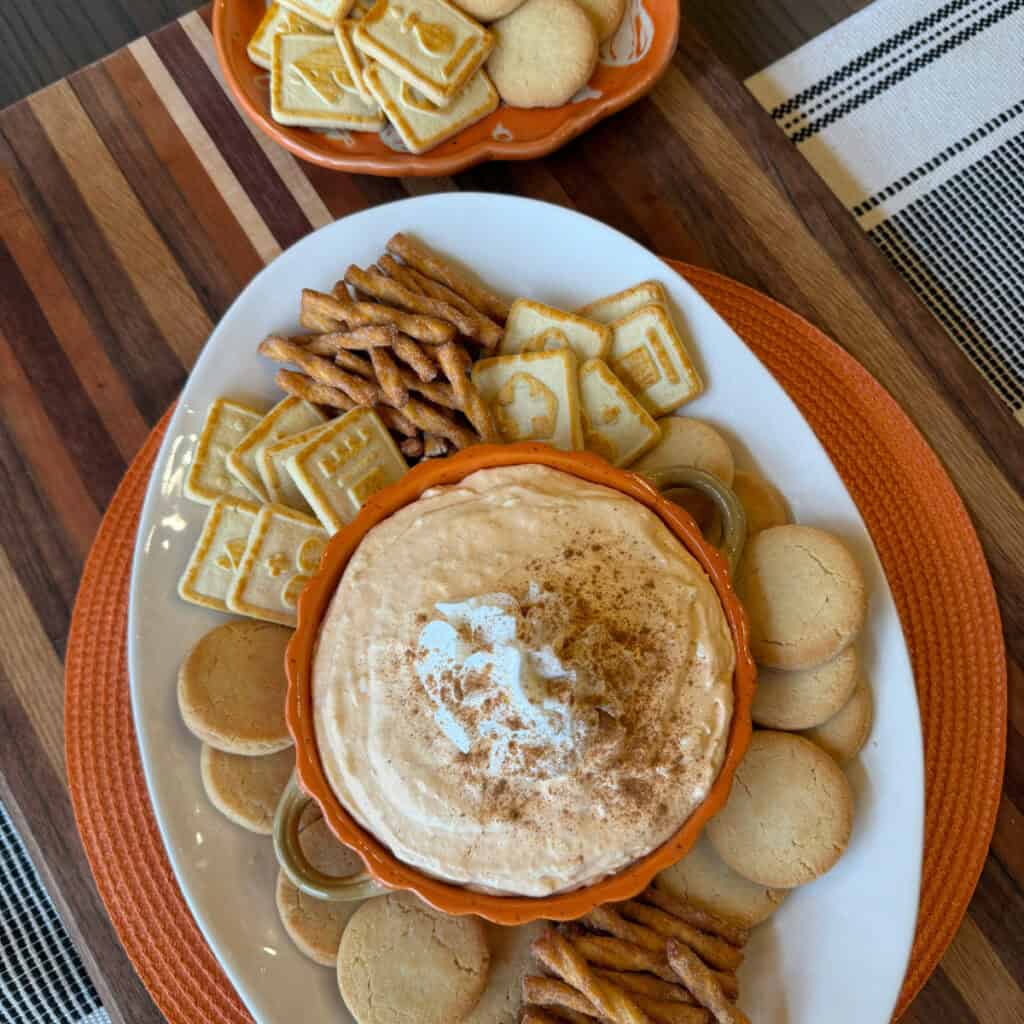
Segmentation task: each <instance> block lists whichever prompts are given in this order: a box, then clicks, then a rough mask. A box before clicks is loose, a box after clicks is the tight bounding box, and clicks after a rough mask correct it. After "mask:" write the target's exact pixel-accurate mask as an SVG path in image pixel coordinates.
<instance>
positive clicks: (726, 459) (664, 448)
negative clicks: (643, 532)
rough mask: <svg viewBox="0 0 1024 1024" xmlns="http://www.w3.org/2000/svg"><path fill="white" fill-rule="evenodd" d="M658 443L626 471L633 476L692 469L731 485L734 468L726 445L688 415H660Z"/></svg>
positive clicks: (712, 430) (710, 430) (727, 444)
mask: <svg viewBox="0 0 1024 1024" xmlns="http://www.w3.org/2000/svg"><path fill="white" fill-rule="evenodd" d="M658 426H659V427H661V440H660V441H659V442H658V443H657V444H656V445H655V446H654V447H653V448H652V449H651V450H650V451H649V452H648V453H647V454H646V455H644V456H643V457H642V458H639V459H637V461H636V462H634V463H633V464H632V465H631V466H630V467H629V468H630V470H632V472H634V473H653V472H655V471H657V470H659V469H668V468H669V467H670V466H692V467H693V468H694V469H702V470H704V472H705V473H710V474H711V475H712V476H714V477H717V478H718V479H719V480H721V481H722V483H723V484H725V485H726V486H731V485H732V480H733V476H734V474H735V465H734V462H733V457H732V449H730V447H729V442H728V441H726V439H725V438H724V437H722V435H721V434H720V433H719V432H718V431H717V430H715V428H714V427H712V426H709V425H708V424H707V423H704V422H703V421H702V420H695V419H693V418H691V417H689V416H663V417H662V418H661V419H660V420H658Z"/></svg>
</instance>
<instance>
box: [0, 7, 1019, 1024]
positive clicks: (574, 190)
mask: <svg viewBox="0 0 1024 1024" xmlns="http://www.w3.org/2000/svg"><path fill="white" fill-rule="evenodd" d="M40 6H43V5H40ZM55 6H56V5H55ZM141 6H142V7H145V6H146V5H141ZM681 39H682V41H683V42H682V46H681V48H680V50H679V52H678V53H677V55H676V58H675V60H674V62H673V64H672V66H671V67H670V69H669V71H668V73H667V74H666V76H665V77H664V79H663V80H662V81H661V83H660V84H659V85H658V87H657V88H656V90H655V91H654V93H653V94H652V95H651V97H650V98H648V99H646V100H644V101H643V102H641V103H639V104H637V105H636V106H634V107H632V108H630V109H629V110H627V111H625V112H623V113H622V114H620V115H618V116H616V117H615V118H612V119H611V120H609V121H607V122H605V123H603V124H602V125H600V126H598V127H597V128H596V129H595V130H593V131H592V132H590V133H589V134H588V135H586V136H584V137H583V138H581V139H579V140H578V141H576V142H575V143H573V144H572V145H570V146H569V147H567V148H566V149H564V150H562V151H561V152H559V153H557V154H554V155H553V156H551V157H549V158H547V159H545V160H542V161H534V162H528V163H522V164H490V165H484V166H482V167H479V168H477V169H476V170H473V171H471V172H468V173H466V174H463V175H460V176H458V177H457V178H454V179H443V180H433V181H424V180H418V181H396V180H387V179H375V178H359V177H350V176H344V175H334V174H329V173H327V172H323V171H320V170H318V169H316V168H313V167H307V166H304V165H300V164H298V163H296V162H295V161H294V160H293V159H292V158H291V157H290V156H288V155H287V154H285V153H284V152H283V151H281V150H277V149H274V148H273V147H270V146H268V145H267V144H265V143H264V142H263V141H262V139H259V138H257V137H256V136H255V135H254V133H253V132H252V131H251V130H250V128H249V126H248V125H247V124H246V122H245V121H244V120H243V119H242V118H241V116H240V115H239V114H238V113H237V112H236V110H235V108H234V107H233V105H232V103H231V102H230V100H229V99H228V98H227V95H226V94H225V92H224V90H223V88H222V86H221V84H220V82H219V80H218V77H217V75H216V73H215V69H214V62H213V56H212V46H211V44H210V37H209V32H208V29H207V25H206V22H205V21H204V19H203V18H202V17H200V16H199V15H195V14H193V15H189V16H187V17H186V18H185V19H184V20H183V21H182V22H181V23H178V24H173V25H171V26H169V27H167V28H165V29H163V30H161V31H159V32H157V33H156V34H155V35H153V36H151V37H150V38H148V39H144V40H142V41H139V42H137V43H135V44H133V45H132V46H131V47H130V48H129V49H127V50H122V51H120V52H118V53H117V54H115V55H114V56H113V57H111V58H109V59H107V60H105V61H104V62H103V63H101V64H99V65H95V66H92V67H90V68H87V69H85V70H83V71H80V72H77V73H75V74H73V75H72V76H71V77H70V78H69V79H67V80H64V81H61V82H59V83H58V84H56V85H54V86H52V87H50V88H48V89H47V90H45V91H43V92H41V93H39V94H37V95H35V96H33V97H32V98H30V99H29V100H27V101H23V102H20V103H18V104H16V105H15V106H13V107H10V108H9V109H7V110H5V111H4V112H3V113H0V635H2V636H3V637H4V643H2V644H0V716H2V717H0V728H2V729H3V736H4V742H3V743H2V744H0V796H2V797H3V799H4V801H5V803H7V805H8V807H9V809H10V811H11V814H12V816H13V817H14V819H15V821H16V823H17V824H18V826H19V828H21V829H22V830H23V832H24V834H25V835H26V836H27V839H28V842H29V846H30V850H31V853H32V855H33V857H34V859H35V860H36V863H37V864H38V865H39V866H40V867H41V869H42V871H43V874H44V877H45V879H46V881H47V883H48V885H49V886H50V888H51V891H52V892H53V893H54V896H55V899H56V901H57V904H58V907H59V909H60V911H61V912H62V914H63V915H64V917H65V921H66V922H67V923H68V926H69V929H70V930H71V932H72V934H73V936H74V938H75V940H76V942H77V944H78V946H79V949H80V950H81V952H82V954H83V958H84V960H85V962H86V965H87V967H88V969H89V971H90V974H91V975H92V977H93V980H94V982H95V984H96V986H97V989H98V990H99V992H100V994H101V996H102V998H103V1000H104V1002H105V1004H106V1005H107V1008H108V1010H109V1011H110V1013H111V1016H112V1017H113V1018H114V1019H115V1020H118V1021H122V1020H123V1021H132V1022H137V1021H149V1020H157V1019H159V1015H158V1014H157V1012H156V1010H155V1008H154V1007H153V1005H152V1003H151V1002H150V1001H149V998H148V996H147V995H146V994H145V992H144V991H143V989H142V987H141V985H140V984H139V982H138V980H137V979H136V978H135V975H134V974H133V973H132V971H131V969H130V966H129V965H128V963H127V960H126V959H125V957H124V954H123V952H122V951H121V950H120V947H119V946H118V944H117V941H116V938H115V937H114V935H113V932H112V930H111V928H110V925H109V923H108V921H107V919H106V917H105V914H104V912H103V910H102V908H101V906H100V905H99V903H98V900H97V897H96V894H95V890H94V889H93V887H92V883H91V880H90V876H89V871H88V868H87V866H86V864H85V861H84V858H83V855H82V853H81V850H80V848H79V847H78V845H77V840H76V836H75V834H74V828H73V822H72V815H71V811H70V806H69V803H68V799H67V795H66V790H65V779H64V764H63V740H62V719H61V710H62V680H61V657H62V654H63V651H64V646H65V642H66V638H67V632H68V625H69V617H70V612H71V607H72V603H73V600H74V595H75V588H76V584H77V580H78V577H79V574H80V572H81V569H82V564H83V560H84V557H85V555H86V553H87V551H88V549H89V545H90V541H91V539H92V537H93V535H94V533H95V530H96V528H97V525H98V523H99V521H100V518H101V515H102V512H103V510H104V508H105V507H106V505H107V504H108V502H109V501H110V498H111V495H112V494H113V491H114V489H115V488H116V486H117V483H118V480H119V479H120V477H121V475H122V473H123V471H124V469H125V466H126V465H127V463H128V461H129V460H130V459H131V457H132V455H133V454H134V452H135V451H136V450H137V449H138V448H139V446H140V444H141V443H142V441H143V439H144V437H145V435H146V433H147V431H148V429H149V427H151V426H152V425H153V424H154V423H155V422H156V420H157V419H158V418H159V416H160V415H161V414H162V413H163V411H164V410H165V409H166V407H167V405H168V404H169V403H170V402H171V401H173V400H174V398H175V397H176V395H177V394H178V392H179V390H180V388H181V386H182V384H183V382H184V380H185V376H186V374H187V372H188V369H189V367H190V366H191V364H192V362H193V361H194V359H195V357H196V355H197V353H198V352H199V350H200V348H201V347H202V345H203V343H204V341H205V339H206V337H207V335H208V333H209V331H210V329H211V326H212V325H213V324H214V323H216V321H217V319H218V318H219V317H220V316H221V314H222V313H223V312H224V310H225V308H226V307H227V305H228V304H229V303H230V301H231V299H232V297H233V296H234V295H236V294H237V293H238V291H239V290H240V289H241V288H242V287H243V286H244V285H245V283H246V282H247V281H248V280H249V279H250V278H251V277H252V275H253V274H254V273H255V272H256V271H257V270H258V269H259V268H260V267H261V266H262V265H263V264H264V263H265V262H266V261H267V260H269V259H271V258H273V257H274V256H275V255H277V254H278V253H279V252H280V251H281V250H282V249H283V248H285V247H287V246H288V245H290V244H291V243H292V242H294V241H296V240H297V239H299V238H301V237H302V236H303V235H305V234H307V233H308V232H309V231H310V230H311V229H313V228H316V227H318V226H320V225H321V224H324V223H327V222H329V221H330V220H331V219H332V218H336V217H340V216H344V215H345V214H347V213H350V212H352V211H355V210H358V209H362V208H364V207H366V206H368V205H372V204H374V203H379V202H383V201H386V200H389V199H393V198H400V197H404V196H406V195H408V194H410V193H419V192H423V191H432V190H439V189H480V190H488V191H503V192H510V193H517V194H523V195H529V196H533V197H537V198H541V199H546V200H549V201H551V202H554V203H559V204H562V205H565V206H570V207H574V208H576V209H579V210H581V211H582V212H584V213H588V214H591V215H593V216H595V217H598V218H599V219H601V220H603V221H605V222H607V223H609V224H611V225H612V226H614V227H617V228H619V229H621V230H623V231H625V232H626V233H627V234H629V235H630V236H632V237H633V238H635V239H637V240H638V241H640V242H641V243H643V244H644V245H646V246H648V247H649V248H650V249H652V250H653V251H655V252H658V253H661V254H663V255H666V256H673V257H676V258H679V259H682V260H686V261H688V262H691V263H696V264H698V265H701V266H706V267H710V268H712V269H715V270H718V271H721V272H723V273H725V274H728V275H730V276H732V277H734V278H737V279H738V280H740V281H743V282H745V283H747V284H750V285H752V286H753V287H755V288H758V289H760V290H762V291H764V292H766V293H768V294H769V295H771V296H773V297H774V298H776V299H778V300H780V301H781V302H783V303H785V304H786V305H788V306H790V307H791V308H792V309H794V310H795V311H797V312H798V313H800V314H802V315H803V316H805V317H807V318H808V319H809V320H810V321H812V322H813V323H814V324H816V325H817V326H819V327H820V328H822V329H823V330H824V331H825V332H826V333H827V334H829V335H830V336H831V337H833V338H834V339H835V340H836V341H838V342H839V343H840V344H841V345H842V346H843V347H844V348H846V349H847V350H848V351H849V352H851V353H852V354H853V355H854V356H855V357H856V358H857V359H858V360H860V362H861V363H863V365H864V366H865V367H867V369H868V370H869V371H870V372H871V373H872V374H874V376H875V377H877V378H878V379H879V380H880V381H881V383H882V384H883V385H884V386H885V387H886V388H887V389H888V390H889V391H890V392H891V394H892V395H893V396H894V397H895V399H896V400H897V401H898V402H899V403H900V405H901V406H902V407H903V408H904V409H905V410H906V411H907V412H908V413H909V415H910V416H911V417H912V419H913V420H914V421H915V422H916V424H917V425H918V427H919V428H920V429H921V431H922V433H923V434H924V435H925V436H926V438H927V439H928V440H929V441H930V443H931V444H932V446H933V447H934V448H935V450H936V451H937V452H938V454H939V456H940V457H941V459H942V460H943V462H944V464H945V466H946V468H947V470H948V472H949V474H950V476H951V477H952V479H953V481H954V483H955V484H956V486H957V488H958V489H959V491H960V493H961V494H962V495H963V497H964V500H965V502H966V504H967V506H968V508H969V510H970V512H971V514H972V516H973V518H974V522H975V524H976V526H977V528H978V532H979V535H980V537H981V540H982V543H983V545H984V548H985V551H986V554H987V556H988V559H989V563H990V566H991V568H992V573H993V577H994V579H995V583H996V587H997V590H998V593H999V597H1000V603H1001V610H1002V614H1003V617H1004V626H1005V632H1006V639H1007V643H1008V648H1009V655H1010V661H1011V676H1010V686H1011V702H1010V709H1009V751H1008V757H1007V765H1006V781H1005V790H1004V798H1003V803H1002V810H1001V814H1000V817H999V822H998V826H997V830H996V835H995V840H994V843H993V847H992V852H991V855H990V857H989V860H988V863H987V866H986V869H985V872H984V874H983V876H982V879H981V882H980V884H979V887H978V890H977V893H976V895H975V898H974V900H973V902H972V905H971V909H970V913H969V916H968V918H967V919H966V920H965V922H964V924H963V926H962V928H961V929H960V931H959V933H958V935H957V937H956V940H955V941H954V943H953V945H952V947H951V948H950V950H949V952H948V954H947V956H946V958H945V960H944V961H943V963H942V966H941V968H940V969H939V970H938V971H937V972H936V973H935V975H934V976H933V977H932V979H931V980H930V981H929V983H928V985H927V986H926V987H925V989H924V990H923V992H922V993H921V995H920V996H919V997H918V999H917V1001H916V1002H915V1003H914V1005H913V1006H912V1008H911V1009H910V1011H909V1012H908V1013H907V1015H906V1017H905V1018H904V1019H905V1020H907V1021H912V1022H914V1024H932V1022H937V1021H942V1022H953V1024H956V1022H965V1024H967V1022H975V1021H977V1022H980V1024H1007V1022H1011V1021H1021V1020H1024V993H1022V984H1024V942H1022V925H1021V922H1022V921H1024V894H1022V888H1021V886H1022V883H1024V821H1022V817H1021V808H1024V741H1022V738H1021V733H1022V730H1024V672H1022V669H1021V666H1022V665H1024V587H1022V585H1021V584H1022V579H1021V577H1022V572H1021V568H1022V566H1024V508H1022V503H1021V498H1020V492H1021V483H1022V479H1024V447H1022V445H1021V443H1020V436H1021V435H1020V427H1019V426H1018V425H1017V424H1015V423H1014V422H1013V420H1012V418H1011V417H1010V415H1009V413H1008V411H1007V410H1006V408H1005V407H1004V406H1003V405H1002V403H1001V402H1000V401H999V400H998V399H997V398H996V397H995V395H994V394H993V393H992V392H991V390H990V389H989V388H988V386H987V385H985V383H984V382H983V381H982V380H981V378H980V376H979V375H978V374H977V373H976V372H975V371H974V369H973V368H972V367H971V366H970V365H969V363H968V362H967V360H966V359H965V358H964V357H963V356H962V355H961V354H960V353H959V350H958V349H957V348H956V346H955V345H954V344H953V343H952V342H951V341H950V339H949V338H948V337H947V335H946V334H945V333H944V332H943V330H942V329H941V328H940V327H939V325H938V324H937V323H936V322H935V321H934V320H933V319H932V317H931V315H930V314H929V313H928V312H927V311H926V310H925V309H924V308H923V307H922V306H921V305H920V304H919V303H918V301H917V300H916V298H915V297H914V296H913V295H912V293H911V292H910V291H909V289H908V288H907V287H906V286H905V285H904V284H903V283H902V281H901V280H900V279H899V277H898V276H897V275H896V274H895V272H894V271H892V270H891V269H890V267H889V266H888V264H887V263H886V261H885V259H884V257H883V256H882V255H881V254H880V253H878V252H877V251H876V250H875V249H874V247H873V246H872V244H871V243H870V242H869V241H868V240H867V238H866V237H865V236H864V235H863V234H862V233H861V231H860V230H859V228H858V227H857V226H856V225H855V224H854V223H853V221H852V220H851V219H850V218H849V216H848V215H847V214H846V212H845V211H844V210H843V209H842V208H841V207H840V206H839V204H838V203H837V202H836V201H835V200H834V198H833V197H832V196H831V194H830V193H829V192H828V189H827V188H826V187H825V186H824V184H822V182H821V181H820V180H819V179H818V178H817V176H816V175H815V174H814V173H813V171H812V170H811V169H810V167H809V166H808V165H807V164H806V163H805V162H804V160H803V159H802V158H801V157H800V156H799V155H798V154H797V153H796V152H795V151H794V150H793V149H792V147H791V146H790V145H789V144H788V143H787V142H786V140H785V139H784V138H783V136H782V134H781V133H779V132H778V130H777V129H776V128H775V127H774V126H773V125H772V123H771V122H770V121H769V120H768V118H767V117H766V116H765V115H764V114H763V112H762V111H761V110H760V109H759V108H758V107H757V105H756V104H755V103H754V101H753V100H752V99H751V98H750V97H749V96H748V94H747V93H746V91H745V90H744V89H743V87H742V86H741V85H740V84H739V82H738V81H737V79H736V77H735V75H734V74H733V73H732V72H731V71H729V70H727V68H726V67H725V65H724V64H723V63H722V61H721V60H720V59H718V58H717V57H716V56H715V55H714V53H713V51H712V50H711V48H710V47H709V46H708V45H707V44H706V43H705V42H704V41H703V39H702V37H701V35H700V33H699V32H698V30H697V29H696V28H695V27H694V26H693V25H692V24H684V26H683V31H682V33H681ZM964 770H965V771H969V770H970V768H969V766H965V768H964ZM949 841H950V842H956V837H955V836H950V837H949ZM839 997H841V996H839Z"/></svg>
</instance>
